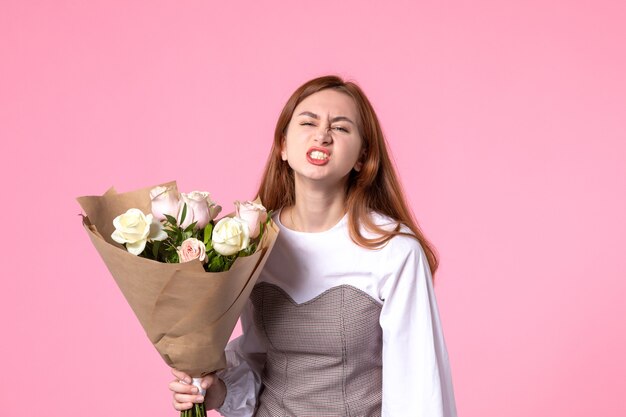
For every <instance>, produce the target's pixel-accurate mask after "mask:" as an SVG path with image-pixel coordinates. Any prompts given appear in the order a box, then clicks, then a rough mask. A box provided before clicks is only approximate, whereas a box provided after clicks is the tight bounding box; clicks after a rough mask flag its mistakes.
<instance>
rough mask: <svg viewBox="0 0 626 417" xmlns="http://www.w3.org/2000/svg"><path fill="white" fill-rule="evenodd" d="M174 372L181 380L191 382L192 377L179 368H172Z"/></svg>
mask: <svg viewBox="0 0 626 417" xmlns="http://www.w3.org/2000/svg"><path fill="white" fill-rule="evenodd" d="M172 374H173V375H174V376H175V377H176V378H178V379H179V380H181V381H185V382H186V383H188V384H191V377H190V376H189V375H187V374H186V373H184V372H183V371H179V370H178V369H174V368H172Z"/></svg>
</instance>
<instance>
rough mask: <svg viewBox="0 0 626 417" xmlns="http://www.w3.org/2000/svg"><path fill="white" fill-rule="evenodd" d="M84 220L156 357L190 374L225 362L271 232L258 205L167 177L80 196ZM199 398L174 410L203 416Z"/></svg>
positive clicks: (267, 218) (197, 378) (273, 233)
mask: <svg viewBox="0 0 626 417" xmlns="http://www.w3.org/2000/svg"><path fill="white" fill-rule="evenodd" d="M78 202H79V203H80V205H81V206H82V208H83V210H84V211H85V213H86V216H83V226H84V227H85V229H86V231H87V233H88V234H89V237H90V239H91V241H92V243H93V244H94V246H95V247H96V249H97V250H98V252H99V254H100V256H101V257H102V259H103V260H104V262H105V264H106V266H107V268H108V269H109V271H110V272H111V275H112V276H113V278H114V279H115V281H116V282H117V284H118V286H119V288H120V289H121V291H122V293H123V294H124V297H125V298H126V300H127V301H128V303H129V305H130V306H131V308H132V309H133V311H134V313H135V315H136V316H137V318H138V319H139V321H140V323H141V325H142V326H143V328H144V330H145V331H146V334H147V335H148V337H149V339H150V341H151V342H152V343H153V345H154V346H155V348H156V349H157V351H158V352H159V354H160V355H161V357H162V358H163V359H164V360H165V362H166V363H167V364H168V365H169V366H171V367H173V368H176V369H179V370H182V371H184V372H186V373H187V374H189V375H191V376H192V377H194V384H195V385H196V386H198V389H199V390H201V388H200V386H199V381H200V379H201V377H202V376H204V375H207V374H209V373H211V372H214V371H217V370H219V369H223V368H224V367H225V366H226V359H225V355H224V348H225V347H226V344H227V343H228V340H229V338H230V335H231V334H232V331H233V329H234V327H235V325H236V323H237V319H238V318H239V315H240V314H241V311H242V310H243V308H244V306H245V303H246V300H247V299H248V297H249V295H250V292H251V291H252V287H253V286H254V284H255V282H256V280H257V278H258V276H259V274H260V272H261V270H262V268H263V265H264V264H265V261H266V260H267V256H268V255H269V252H270V251H271V249H272V247H273V245H274V242H275V240H276V237H277V234H278V228H277V227H276V225H275V224H274V223H273V222H272V220H271V216H270V214H269V213H267V212H266V210H265V208H264V207H263V206H262V205H261V204H260V202H244V203H239V202H235V205H236V213H234V215H232V216H225V217H223V218H221V219H220V220H218V221H217V222H216V220H215V219H216V217H217V215H218V214H219V213H220V211H221V207H220V206H218V205H217V204H216V203H214V202H213V201H211V199H210V195H209V194H208V193H206V192H198V191H194V192H192V193H189V194H185V193H179V192H178V189H177V187H176V183H175V182H170V183H166V184H161V185H159V186H156V187H148V188H144V189H140V190H136V191H132V192H129V193H123V194H118V193H117V192H116V191H115V190H114V189H110V190H109V191H107V192H106V193H105V194H104V195H102V196H85V197H79V198H78ZM205 415H206V413H205V410H204V407H203V405H200V404H198V405H196V406H195V407H194V408H193V409H191V410H187V411H184V412H182V416H185V417H187V416H205Z"/></svg>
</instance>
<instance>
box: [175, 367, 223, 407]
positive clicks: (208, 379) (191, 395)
mask: <svg viewBox="0 0 626 417" xmlns="http://www.w3.org/2000/svg"><path fill="white" fill-rule="evenodd" d="M172 374H174V376H175V377H176V379H175V380H173V381H172V382H170V385H169V387H170V391H172V392H173V393H174V398H173V400H172V404H173V405H174V408H175V409H176V410H178V411H182V410H188V409H190V408H191V407H193V404H194V403H201V402H203V401H204V405H205V408H206V409H207V410H213V409H215V408H219V407H221V406H222V404H223V403H224V399H225V398H226V384H224V381H222V380H221V379H219V378H218V376H217V375H215V374H209V375H207V376H205V377H204V378H202V381H201V382H200V386H201V387H202V388H204V389H206V395H205V396H204V397H203V396H202V395H201V394H200V393H199V392H198V388H196V387H195V386H193V385H191V377H190V376H189V375H187V374H186V373H184V372H182V371H179V370H177V369H173V368H172ZM181 381H183V382H181Z"/></svg>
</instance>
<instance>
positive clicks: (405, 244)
mask: <svg viewBox="0 0 626 417" xmlns="http://www.w3.org/2000/svg"><path fill="white" fill-rule="evenodd" d="M369 216H370V219H371V220H372V223H373V224H375V225H376V226H378V227H380V228H381V229H383V230H385V231H389V232H392V231H394V230H396V229H398V227H399V231H400V232H402V233H404V234H401V235H396V236H394V237H392V238H391V239H390V240H389V241H388V242H387V243H386V244H385V245H384V246H383V247H381V251H383V252H386V253H387V255H388V256H390V257H392V258H394V259H397V258H398V257H400V258H406V257H407V256H409V255H417V256H419V257H422V256H425V254H424V249H423V247H422V245H421V244H420V242H419V240H418V239H417V238H416V236H415V234H414V233H413V232H412V231H411V229H409V227H408V226H407V225H406V224H404V223H400V222H398V221H397V220H395V219H393V218H391V217H389V216H387V215H385V214H382V213H379V212H376V211H371V212H370V213H369ZM362 233H363V236H364V237H367V238H376V237H380V235H379V234H376V233H374V232H372V231H369V230H366V229H365V228H363V229H362Z"/></svg>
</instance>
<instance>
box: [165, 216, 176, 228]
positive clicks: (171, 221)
mask: <svg viewBox="0 0 626 417" xmlns="http://www.w3.org/2000/svg"><path fill="white" fill-rule="evenodd" d="M165 218H166V219H167V222H168V223H170V224H171V225H172V226H176V225H177V224H178V222H177V221H176V218H175V217H173V216H170V215H169V214H166V215H165Z"/></svg>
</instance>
